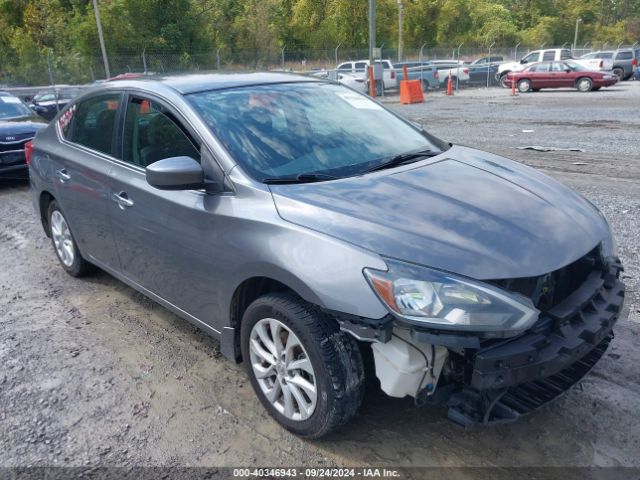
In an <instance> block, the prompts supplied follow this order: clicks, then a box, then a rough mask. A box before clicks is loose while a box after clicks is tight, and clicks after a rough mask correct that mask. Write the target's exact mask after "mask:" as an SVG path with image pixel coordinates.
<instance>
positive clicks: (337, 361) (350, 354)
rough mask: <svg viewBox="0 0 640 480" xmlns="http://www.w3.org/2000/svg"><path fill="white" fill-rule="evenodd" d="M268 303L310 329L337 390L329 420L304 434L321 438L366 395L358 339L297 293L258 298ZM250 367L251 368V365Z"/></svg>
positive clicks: (349, 415) (343, 421)
mask: <svg viewBox="0 0 640 480" xmlns="http://www.w3.org/2000/svg"><path fill="white" fill-rule="evenodd" d="M258 303H268V304H270V305H272V306H274V307H276V308H279V309H281V311H285V312H287V313H288V314H289V315H292V316H295V317H296V318H297V319H298V320H299V321H300V323H301V324H302V325H304V327H305V328H306V329H307V333H308V335H309V337H311V338H312V339H314V340H316V341H317V342H318V344H319V347H320V352H321V356H322V358H323V360H324V365H325V368H326V370H327V372H328V375H329V377H330V384H331V388H332V390H333V397H334V400H335V401H334V402H333V408H332V411H331V412H329V414H328V415H327V416H326V417H325V420H326V422H325V423H324V424H323V425H321V426H320V427H319V428H318V429H316V430H315V431H314V432H310V433H306V434H305V433H300V432H296V433H297V434H298V435H300V436H302V437H305V438H319V437H322V436H324V435H326V434H327V433H329V432H331V431H333V430H335V429H336V428H338V427H340V426H342V425H345V424H346V423H348V422H349V421H350V420H351V419H352V418H353V417H354V416H355V415H356V413H357V412H358V409H359V408H360V405H361V404H362V400H363V398H364V387H365V382H364V366H363V362H362V356H361V355H360V350H359V347H358V344H357V341H356V340H355V339H354V338H353V337H352V336H351V335H349V334H347V333H345V332H343V331H341V330H340V328H339V326H338V324H337V322H335V321H334V320H333V319H331V318H330V317H328V316H327V315H326V314H325V313H324V312H322V311H321V310H320V309H319V308H318V307H316V306H315V305H312V304H309V303H307V302H305V301H303V300H302V299H300V298H299V297H298V296H297V295H295V294H294V293H289V292H287V293H271V294H267V295H265V296H263V297H260V298H258V299H257V300H255V301H254V302H253V303H252V304H251V305H250V306H249V307H248V308H247V310H249V309H250V308H252V307H253V306H254V305H256V304H258ZM247 367H248V369H249V368H251V367H250V365H247Z"/></svg>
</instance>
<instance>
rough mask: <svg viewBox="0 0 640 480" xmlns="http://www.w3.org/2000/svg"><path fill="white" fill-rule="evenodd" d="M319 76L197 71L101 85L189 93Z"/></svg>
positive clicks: (289, 81)
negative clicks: (155, 88) (159, 88)
mask: <svg viewBox="0 0 640 480" xmlns="http://www.w3.org/2000/svg"><path fill="white" fill-rule="evenodd" d="M319 81H321V80H319V79H318V78H317V77H315V78H311V77H307V76H304V75H296V74H291V73H280V72H256V73H197V74H187V75H175V76H174V75H171V76H149V77H140V78H135V79H128V80H118V81H115V82H105V83H102V84H100V87H102V88H104V87H111V88H117V87H121V88H127V87H140V88H143V89H145V90H149V89H153V88H154V86H166V87H169V88H171V89H173V90H176V91H177V92H179V93H181V94H183V95H186V94H190V93H196V92H205V91H210V90H223V89H227V88H234V87H246V86H251V85H270V84H277V83H300V82H319Z"/></svg>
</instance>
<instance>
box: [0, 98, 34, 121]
mask: <svg viewBox="0 0 640 480" xmlns="http://www.w3.org/2000/svg"><path fill="white" fill-rule="evenodd" d="M31 115H33V112H32V111H31V109H30V108H29V107H27V106H26V105H25V104H24V103H22V102H21V101H20V99H19V98H18V97H13V96H0V119H2V118H16V117H28V116H31Z"/></svg>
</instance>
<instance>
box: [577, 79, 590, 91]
mask: <svg viewBox="0 0 640 480" xmlns="http://www.w3.org/2000/svg"><path fill="white" fill-rule="evenodd" d="M576 88H577V89H578V91H579V92H590V91H591V89H592V88H593V81H592V80H591V79H590V78H588V77H582V78H579V79H578V81H577V82H576Z"/></svg>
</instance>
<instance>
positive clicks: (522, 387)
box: [339, 258, 625, 427]
mask: <svg viewBox="0 0 640 480" xmlns="http://www.w3.org/2000/svg"><path fill="white" fill-rule="evenodd" d="M621 271H622V265H621V263H620V261H619V260H618V259H617V258H609V259H608V260H607V261H606V262H601V263H600V264H599V265H596V266H595V267H594V268H593V270H591V271H590V272H589V274H588V275H587V276H586V278H585V280H584V281H583V282H582V284H581V285H580V286H579V287H578V288H577V289H576V290H574V291H573V292H572V293H570V294H569V295H568V296H567V297H566V298H564V300H562V301H561V302H560V303H558V304H557V305H555V306H553V307H552V308H550V309H548V310H547V311H545V312H544V313H542V314H541V315H540V317H539V319H538V321H537V322H536V323H535V325H534V326H533V327H532V328H531V329H529V330H528V331H527V332H525V333H523V334H521V335H519V336H517V337H513V338H508V339H500V340H482V339H481V338H478V337H474V336H470V335H460V336H457V335H455V334H450V333H446V334H443V333H442V332H436V331H433V330H431V331H429V330H424V329H420V328H419V327H415V326H412V327H410V332H408V333H410V336H409V337H407V338H408V339H409V341H406V339H405V340H403V339H402V338H401V336H399V335H398V333H399V332H398V330H396V328H394V323H395V322H394V321H393V319H391V318H385V319H381V320H377V321H375V324H370V323H368V322H363V321H362V320H363V319H357V318H349V319H347V318H344V317H343V318H341V319H339V321H340V323H341V326H342V328H343V329H344V330H346V331H349V332H350V333H352V334H353V335H354V336H357V337H358V338H360V339H361V340H368V341H372V342H375V343H374V353H378V350H381V349H380V348H378V347H381V346H382V345H384V344H389V342H394V341H396V340H402V341H403V342H405V343H407V344H408V345H410V346H411V347H413V348H417V349H420V348H421V346H423V347H426V348H423V356H424V357H425V365H424V372H426V373H427V375H426V376H425V375H421V374H420V370H419V369H417V368H414V369H412V370H411V372H412V374H413V375H414V378H418V379H423V380H424V383H419V385H420V388H419V389H418V391H417V392H416V394H415V398H416V403H417V404H425V403H444V404H446V405H447V406H448V417H449V418H450V419H451V420H453V421H454V422H456V423H458V424H460V425H462V426H464V427H470V426H472V425H475V424H485V425H486V424H492V423H504V422H511V421H515V420H517V419H518V418H519V417H520V416H522V415H525V414H527V413H530V412H532V411H534V410H536V409H538V408H539V407H541V406H543V405H545V404H547V403H549V402H550V401H552V400H554V399H555V398H557V397H558V396H560V395H561V394H562V393H564V392H566V391H567V390H569V389H570V388H571V387H572V386H573V385H575V384H576V383H577V382H579V381H580V380H581V379H582V378H583V377H584V376H585V375H586V374H587V373H588V372H589V371H590V370H591V368H592V367H593V366H594V365H595V364H596V363H597V362H598V360H599V359H600V358H601V357H602V355H603V354H604V352H605V351H606V349H607V347H608V346H609V343H610V342H611V339H612V338H613V330H612V329H613V325H614V324H615V322H616V321H617V320H618V317H619V315H620V313H621V312H622V306H623V301H624V290H625V287H624V284H623V283H622V282H621V281H620V280H619V278H618V277H619V274H620V272H621ZM395 327H398V325H395ZM405 327H406V326H405ZM392 336H393V337H394V339H391V337H392ZM431 345H434V346H436V348H442V349H443V348H444V347H446V348H447V349H448V351H449V359H448V361H447V362H448V364H447V365H446V366H445V367H444V368H442V365H441V364H440V365H438V362H437V361H436V362H435V363H434V362H429V358H430V355H429V348H430V346H431ZM414 353H415V352H414ZM407 356H409V353H407ZM433 358H435V357H433ZM413 364H415V362H414V361H411V359H409V360H408V361H407V363H406V365H405V366H404V367H402V368H399V369H398V372H401V374H406V373H407V370H408V369H407V366H408V365H413ZM434 367H435V369H436V372H437V373H438V374H437V375H434ZM440 371H442V374H440ZM376 373H377V374H378V376H379V378H380V377H381V375H380V372H378V362H377V361H376ZM429 377H431V380H429ZM438 377H439V378H438ZM380 379H381V385H382V386H383V389H384V384H385V379H384V378H380ZM386 380H388V379H386ZM393 381H395V379H393ZM393 381H391V382H389V381H388V382H387V383H388V384H389V385H393ZM436 384H437V389H436V388H435V386H436ZM425 385H427V386H428V388H425ZM385 391H386V390H385ZM414 391H415V390H414ZM387 393H389V394H391V395H392V396H403V395H404V391H403V390H402V389H400V390H398V391H397V393H399V395H395V394H393V392H390V391H387Z"/></svg>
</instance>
